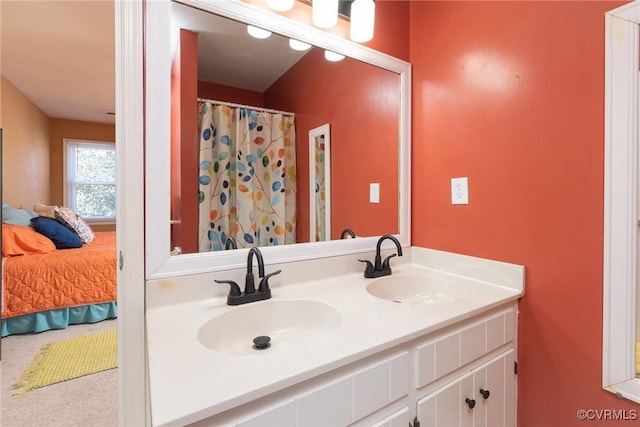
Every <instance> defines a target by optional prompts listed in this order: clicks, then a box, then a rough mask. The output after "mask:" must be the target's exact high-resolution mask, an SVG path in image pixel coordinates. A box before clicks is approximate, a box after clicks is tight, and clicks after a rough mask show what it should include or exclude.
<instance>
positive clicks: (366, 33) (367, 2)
mask: <svg viewBox="0 0 640 427" xmlns="http://www.w3.org/2000/svg"><path fill="white" fill-rule="evenodd" d="M375 13H376V4H375V3H374V2H373V0H355V1H354V2H353V3H351V30H350V34H349V36H350V38H351V40H353V41H354V42H358V43H362V42H368V41H369V40H371V39H372V38H373V24H374V22H375Z"/></svg>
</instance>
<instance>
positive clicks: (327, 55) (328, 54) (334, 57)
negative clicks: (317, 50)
mask: <svg viewBox="0 0 640 427" xmlns="http://www.w3.org/2000/svg"><path fill="white" fill-rule="evenodd" d="M324 59H326V60H327V61H331V62H338V61H342V60H343V59H344V55H341V54H339V53H336V52H332V51H330V50H325V51H324Z"/></svg>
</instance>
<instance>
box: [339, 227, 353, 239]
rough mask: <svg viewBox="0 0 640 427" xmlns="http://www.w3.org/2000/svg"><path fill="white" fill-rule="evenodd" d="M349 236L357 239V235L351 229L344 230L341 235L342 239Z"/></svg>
mask: <svg viewBox="0 0 640 427" xmlns="http://www.w3.org/2000/svg"><path fill="white" fill-rule="evenodd" d="M347 236H351V238H352V239H355V238H356V233H354V232H353V230H352V229H350V228H345V229H344V230H342V233H340V238H341V239H345V238H346V237H347Z"/></svg>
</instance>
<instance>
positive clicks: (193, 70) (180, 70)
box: [171, 29, 199, 253]
mask: <svg viewBox="0 0 640 427" xmlns="http://www.w3.org/2000/svg"><path fill="white" fill-rule="evenodd" d="M171 91H172V97H173V99H177V100H179V101H178V102H173V103H172V107H171V153H172V156H171V219H172V220H179V221H180V223H179V224H174V225H173V226H172V227H171V246H172V247H175V246H178V247H180V248H181V249H182V253H194V252H198V165H199V161H198V152H199V143H198V107H197V101H196V98H197V97H198V34H197V33H194V32H192V31H188V30H183V29H181V30H180V45H179V48H178V51H177V53H176V57H175V58H174V62H173V64H172V70H171Z"/></svg>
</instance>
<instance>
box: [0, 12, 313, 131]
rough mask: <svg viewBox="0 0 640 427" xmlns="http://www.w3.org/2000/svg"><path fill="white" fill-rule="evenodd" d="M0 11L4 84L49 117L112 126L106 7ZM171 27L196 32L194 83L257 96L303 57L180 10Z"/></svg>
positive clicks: (240, 28)
mask: <svg viewBox="0 0 640 427" xmlns="http://www.w3.org/2000/svg"><path fill="white" fill-rule="evenodd" d="M176 6H178V7H176ZM0 12H1V15H0V28H1V32H0V49H1V61H2V62H1V65H2V68H1V70H2V75H3V76H4V77H5V78H7V79H8V80H9V81H10V82H11V83H12V84H13V85H14V86H16V87H17V88H18V90H20V91H21V92H22V93H23V94H24V95H25V96H26V97H27V98H29V99H30V100H31V102H33V103H34V104H35V105H37V106H38V107H39V108H40V109H41V110H42V111H43V112H44V113H45V114H46V115H47V116H49V117H51V118H60V119H71V120H82V121H89V122H98V123H115V119H114V116H113V115H109V114H106V113H107V112H114V111H115V40H114V34H115V29H114V28H115V25H114V4H113V1H106V0H84V1H73V0H66V1H63V0H57V1H56V0H54V1H51V0H47V1H15V0H2V3H1V10H0ZM221 19H222V20H221ZM174 24H175V25H174ZM172 25H173V26H180V27H183V28H189V29H191V30H193V31H197V32H198V45H199V53H198V55H199V64H200V65H199V70H198V73H199V79H200V80H206V81H211V82H216V83H220V84H224V85H228V86H234V87H241V88H244V89H249V90H255V91H259V92H262V91H264V90H265V89H266V88H268V87H269V86H270V85H271V84H272V83H273V82H274V81H275V80H276V79H277V78H278V77H280V76H281V75H282V73H284V72H285V71H286V70H287V69H288V68H289V67H290V66H291V65H293V64H294V63H295V62H297V61H298V60H299V59H300V57H301V56H303V55H304V54H305V52H302V53H300V52H297V51H294V50H292V49H290V48H289V47H288V40H287V39H286V38H283V37H279V36H278V37H276V36H272V37H270V38H268V39H266V40H256V39H252V38H251V37H249V35H248V34H247V32H246V26H245V25H243V24H240V23H237V22H234V21H231V20H227V19H224V18H219V17H215V16H214V15H211V14H206V13H203V12H201V11H197V10H196V9H193V8H190V7H186V6H181V5H175V4H174V7H173V8H172ZM229 52H233V53H229Z"/></svg>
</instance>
